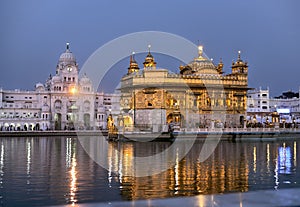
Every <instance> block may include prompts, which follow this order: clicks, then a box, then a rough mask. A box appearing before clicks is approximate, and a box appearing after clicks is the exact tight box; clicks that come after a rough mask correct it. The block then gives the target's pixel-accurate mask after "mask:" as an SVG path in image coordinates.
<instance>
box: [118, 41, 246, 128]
mask: <svg viewBox="0 0 300 207" xmlns="http://www.w3.org/2000/svg"><path fill="white" fill-rule="evenodd" d="M143 66H144V67H143V69H140V68H139V66H138V63H137V62H136V60H135V58H134V54H133V55H131V57H130V64H129V68H128V72H127V74H126V75H125V76H123V78H122V80H121V87H120V91H121V98H120V106H121V109H122V114H123V118H124V122H123V123H122V124H124V126H125V128H127V129H128V130H131V129H132V128H133V127H132V126H135V127H138V128H139V129H144V130H153V131H159V130H162V129H163V128H165V127H166V125H168V124H170V123H173V124H177V125H180V127H181V128H197V127H207V128H210V127H239V126H243V122H244V120H245V117H246V106H247V104H246V103H247V90H248V64H247V62H244V61H243V60H242V59H241V55H240V52H239V53H238V58H237V60H236V61H234V62H232V65H231V73H230V74H225V73H224V72H223V66H224V65H223V62H222V60H220V62H219V63H218V64H217V65H215V64H214V63H213V61H212V60H210V59H208V58H207V57H206V56H205V55H204V53H203V47H202V46H199V47H198V56H197V57H196V58H194V59H193V60H192V61H191V62H190V63H189V64H187V65H181V66H180V67H179V70H178V73H175V74H174V73H172V72H170V71H168V70H167V69H161V68H157V67H156V62H155V59H154V57H153V55H152V54H151V52H150V49H149V52H148V54H147V56H146V58H145V61H144V63H143Z"/></svg>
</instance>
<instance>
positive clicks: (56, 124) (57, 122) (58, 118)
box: [54, 113, 61, 130]
mask: <svg viewBox="0 0 300 207" xmlns="http://www.w3.org/2000/svg"><path fill="white" fill-rule="evenodd" d="M54 129H55V130H61V113H56V114H55V115H54Z"/></svg>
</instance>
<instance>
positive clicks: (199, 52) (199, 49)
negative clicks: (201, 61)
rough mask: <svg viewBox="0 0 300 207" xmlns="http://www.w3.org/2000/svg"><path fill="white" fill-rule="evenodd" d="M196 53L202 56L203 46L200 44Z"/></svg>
mask: <svg viewBox="0 0 300 207" xmlns="http://www.w3.org/2000/svg"><path fill="white" fill-rule="evenodd" d="M198 54H199V57H202V55H203V46H202V45H199V46H198Z"/></svg>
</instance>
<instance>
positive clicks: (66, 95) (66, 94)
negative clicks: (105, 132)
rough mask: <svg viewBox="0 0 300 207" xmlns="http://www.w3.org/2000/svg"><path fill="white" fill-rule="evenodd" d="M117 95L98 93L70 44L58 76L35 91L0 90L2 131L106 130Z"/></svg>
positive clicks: (59, 62)
mask: <svg viewBox="0 0 300 207" xmlns="http://www.w3.org/2000/svg"><path fill="white" fill-rule="evenodd" d="M118 97H119V96H118V94H104V93H98V92H96V91H95V89H94V88H93V86H92V82H91V80H90V79H89V78H88V77H87V75H85V74H84V75H83V77H81V78H80V77H79V67H78V64H77V62H76V58H75V56H74V54H73V53H72V52H71V51H70V48H69V44H68V43H67V46H66V50H65V52H63V53H62V54H61V55H60V57H59V60H58V64H57V67H56V73H55V75H53V76H51V75H50V76H49V78H48V80H47V81H46V83H45V84H42V83H37V84H36V85H35V90H33V91H21V90H3V89H0V130H53V129H55V130H66V129H97V128H105V127H106V119H107V116H108V114H109V113H111V111H112V110H114V111H118V110H119V108H118V100H119V99H118Z"/></svg>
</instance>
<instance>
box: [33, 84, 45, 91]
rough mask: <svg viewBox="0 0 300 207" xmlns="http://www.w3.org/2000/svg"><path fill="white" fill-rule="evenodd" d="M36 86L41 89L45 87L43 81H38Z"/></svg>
mask: <svg viewBox="0 0 300 207" xmlns="http://www.w3.org/2000/svg"><path fill="white" fill-rule="evenodd" d="M35 88H36V89H39V90H41V89H44V88H45V87H44V85H43V84H42V83H37V84H35Z"/></svg>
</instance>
